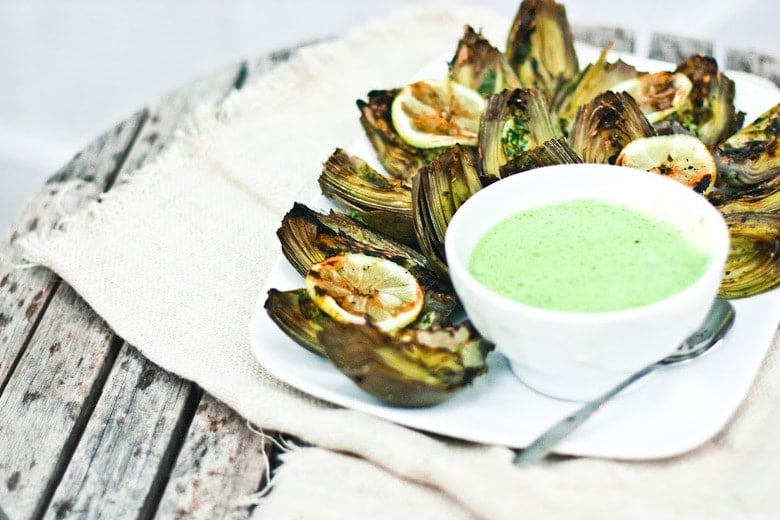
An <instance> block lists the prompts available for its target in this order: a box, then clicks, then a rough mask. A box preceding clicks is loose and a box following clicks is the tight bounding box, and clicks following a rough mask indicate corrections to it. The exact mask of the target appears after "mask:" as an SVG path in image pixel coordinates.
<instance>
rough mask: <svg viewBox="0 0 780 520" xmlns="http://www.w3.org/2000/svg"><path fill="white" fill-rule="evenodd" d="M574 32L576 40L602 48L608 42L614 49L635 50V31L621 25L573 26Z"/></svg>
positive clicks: (621, 50)
mask: <svg viewBox="0 0 780 520" xmlns="http://www.w3.org/2000/svg"><path fill="white" fill-rule="evenodd" d="M572 34H573V35H574V39H575V40H576V41H580V42H583V43H587V44H588V45H593V46H594V47H599V48H602V47H604V46H605V45H607V44H608V43H611V44H612V50H614V51H619V52H634V39H635V37H634V32H633V31H631V30H629V29H621V28H619V27H601V26H598V27H596V26H577V25H575V26H572Z"/></svg>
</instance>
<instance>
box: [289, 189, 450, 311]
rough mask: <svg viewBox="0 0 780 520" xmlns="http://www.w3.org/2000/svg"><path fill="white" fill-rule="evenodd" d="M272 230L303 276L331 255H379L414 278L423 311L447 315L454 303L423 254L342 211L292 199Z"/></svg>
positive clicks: (445, 282)
mask: <svg viewBox="0 0 780 520" xmlns="http://www.w3.org/2000/svg"><path fill="white" fill-rule="evenodd" d="M276 234H277V236H278V237H279V241H280V242H281V245H282V253H283V254H284V256H285V258H287V260H288V261H289V262H290V264H291V265H292V266H293V268H294V269H295V270H296V271H297V272H298V273H299V274H300V275H301V276H306V273H308V272H309V269H310V268H311V266H313V265H314V264H316V263H319V262H322V261H323V260H325V259H326V258H329V257H332V256H337V255H342V254H346V253H362V254H365V255H369V256H379V257H382V258H386V259H388V260H391V261H393V262H395V263H396V264H398V265H401V266H402V267H404V268H405V269H407V270H408V271H409V272H410V273H411V274H412V275H413V276H414V277H415V278H416V279H417V282H418V283H419V284H420V286H421V287H422V288H423V291H424V292H425V305H424V307H423V313H426V312H430V311H435V312H437V313H439V314H441V315H442V316H450V315H451V314H452V312H453V310H454V309H455V307H456V306H457V304H458V300H457V296H456V295H455V291H454V290H453V289H452V286H451V285H450V283H449V280H446V279H443V278H440V277H437V276H435V275H434V274H433V271H431V269H430V267H429V262H428V260H427V259H426V258H425V257H424V256H423V255H421V254H420V253H418V252H417V251H415V250H414V249H412V248H411V247H409V246H406V245H404V244H401V243H399V242H396V241H394V240H392V239H390V238H388V237H386V236H384V235H382V234H380V233H377V232H375V231H372V230H370V229H368V228H366V227H364V226H363V225H361V224H360V223H358V222H357V221H355V220H353V219H351V218H349V217H348V216H347V215H345V214H343V213H339V212H337V211H331V212H330V213H329V214H323V213H318V212H316V211H314V210H312V209H310V208H308V207H306V206H305V205H303V204H299V203H295V204H294V205H293V208H292V209H291V210H290V211H289V212H288V213H287V214H286V215H285V216H284V218H283V219H282V225H281V227H280V228H279V230H277V232H276Z"/></svg>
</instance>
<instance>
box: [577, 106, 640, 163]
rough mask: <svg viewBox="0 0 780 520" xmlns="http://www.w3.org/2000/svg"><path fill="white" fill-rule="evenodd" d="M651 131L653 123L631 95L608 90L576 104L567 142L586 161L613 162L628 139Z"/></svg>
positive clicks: (629, 140) (637, 137)
mask: <svg viewBox="0 0 780 520" xmlns="http://www.w3.org/2000/svg"><path fill="white" fill-rule="evenodd" d="M652 135H655V132H654V130H653V127H652V126H651V125H650V123H649V122H648V121H647V118H646V117H645V116H644V114H643V113H642V111H641V110H640V108H639V105H637V102H636V101H635V100H634V98H633V97H631V95H629V94H626V93H625V92H612V91H607V92H602V93H601V94H599V95H598V96H596V97H595V98H594V99H593V101H591V102H590V103H587V104H586V105H583V106H581V107H580V108H579V110H578V111H577V116H576V117H575V119H574V124H573V125H572V130H571V133H570V134H569V142H570V143H571V147H572V149H573V150H574V152H575V153H576V154H577V155H579V156H580V157H582V160H583V161H584V162H586V163H608V164H615V161H616V160H617V157H618V155H619V154H620V151H621V150H623V148H625V146H626V145H627V144H628V143H630V142H631V141H633V140H635V139H639V138H642V137H650V136H652Z"/></svg>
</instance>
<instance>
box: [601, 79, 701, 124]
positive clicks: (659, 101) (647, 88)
mask: <svg viewBox="0 0 780 520" xmlns="http://www.w3.org/2000/svg"><path fill="white" fill-rule="evenodd" d="M692 89H693V83H692V82H691V80H690V79H688V76H686V75H685V74H682V73H680V72H665V71H663V72H654V73H652V74H642V75H641V76H638V77H636V78H634V79H629V80H626V81H623V82H621V83H618V84H617V85H615V86H613V87H611V88H610V90H612V91H613V92H627V93H629V94H631V97H633V98H634V99H635V100H636V102H637V104H638V105H639V108H640V109H641V110H642V113H643V114H645V117H647V120H648V121H650V123H655V122H657V121H660V120H661V119H663V118H664V117H666V116H668V115H669V114H671V113H673V112H675V111H676V110H677V109H678V108H679V107H680V105H682V103H683V102H684V101H685V100H686V98H687V97H688V94H690V92H691V90H692Z"/></svg>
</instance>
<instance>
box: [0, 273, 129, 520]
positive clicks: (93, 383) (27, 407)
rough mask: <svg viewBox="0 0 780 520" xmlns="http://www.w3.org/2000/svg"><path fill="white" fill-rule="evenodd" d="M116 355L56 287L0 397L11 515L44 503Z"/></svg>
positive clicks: (0, 499) (71, 295)
mask: <svg viewBox="0 0 780 520" xmlns="http://www.w3.org/2000/svg"><path fill="white" fill-rule="evenodd" d="M112 353H113V354H112ZM115 354H116V343H115V342H114V335H113V333H112V332H111V330H110V329H109V328H108V327H107V326H106V325H105V323H104V322H103V320H101V319H100V318H99V317H98V316H97V315H96V314H95V313H94V312H92V310H91V309H90V308H89V307H88V306H87V305H86V304H85V303H84V302H83V300H81V298H79V297H78V296H77V295H76V293H75V291H73V289H71V288H70V287H68V286H67V285H65V284H61V285H60V286H59V288H58V289H57V290H56V292H55V294H54V296H53V298H52V300H51V303H50V304H49V306H48V309H47V311H46V312H45V313H44V315H43V316H42V318H41V321H40V326H39V327H38V328H37V330H36V332H35V333H34V334H33V337H32V338H31V340H30V344H29V347H28V348H27V350H26V351H25V352H24V354H23V355H22V358H21V359H20V361H19V364H18V366H17V367H16V370H15V371H14V374H13V377H12V378H11V379H10V380H9V383H8V386H7V387H6V391H5V392H4V393H3V395H2V396H0V439H2V442H0V483H2V485H0V504H2V505H3V509H4V511H5V514H6V515H8V516H9V517H10V518H30V517H32V516H33V515H35V514H37V511H38V510H39V509H40V507H41V505H42V504H44V503H45V502H46V501H47V497H48V496H49V495H50V493H51V490H52V488H53V486H54V485H55V484H56V482H57V480H58V475H59V474H61V473H62V470H63V468H64V465H65V464H67V460H68V458H69V456H68V452H69V451H70V450H72V446H73V445H74V444H75V443H76V442H77V441H78V438H79V437H80V435H81V432H82V431H83V428H84V424H85V423H86V422H87V420H88V418H89V415H90V414H91V411H92V407H93V405H94V402H95V400H96V399H97V396H98V394H99V392H100V388H101V386H102V382H103V381H104V380H105V375H106V369H105V367H106V366H110V365H106V363H105V361H106V360H107V359H108V360H109V361H110V360H111V359H112V358H113V356H114V355H115ZM63 447H64V449H63ZM69 448H70V449H69Z"/></svg>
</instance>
